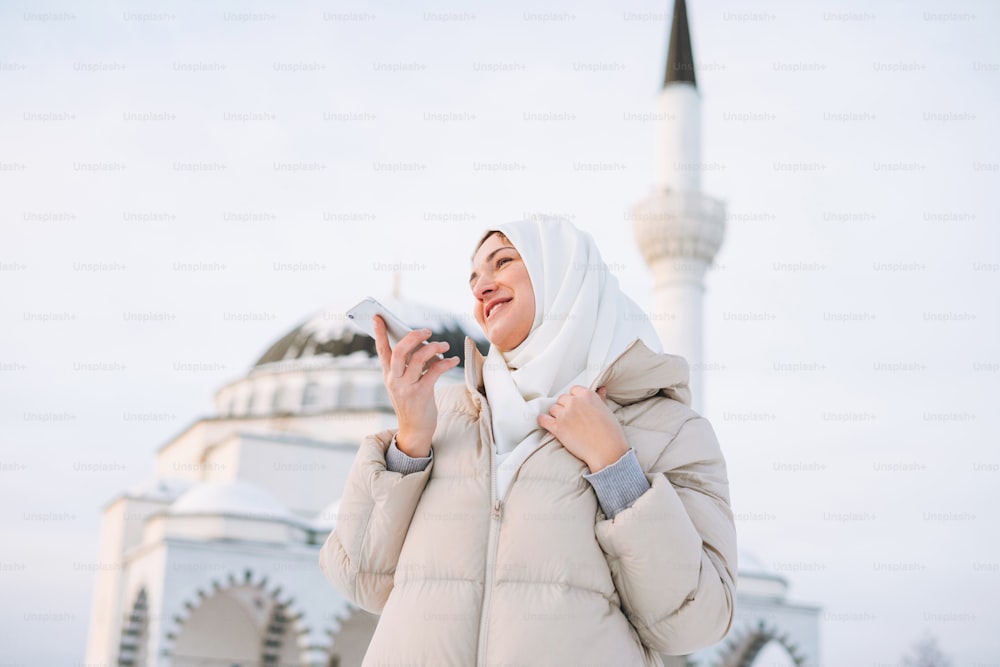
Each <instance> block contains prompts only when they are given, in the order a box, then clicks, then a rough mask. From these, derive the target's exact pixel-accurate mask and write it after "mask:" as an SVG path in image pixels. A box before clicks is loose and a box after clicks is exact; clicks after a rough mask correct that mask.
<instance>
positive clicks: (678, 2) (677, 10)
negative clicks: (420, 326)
mask: <svg viewBox="0 0 1000 667" xmlns="http://www.w3.org/2000/svg"><path fill="white" fill-rule="evenodd" d="M685 81H686V82H687V83H690V84H691V85H692V86H697V83H696V82H695V80H694V56H693V55H692V54H691V31H690V30H689V29H688V16H687V6H686V5H685V4H684V0H674V21H673V24H672V25H671V26H670V44H669V45H668V46H667V73H666V76H664V78H663V87H664V88H666V87H667V86H668V85H669V84H671V83H681V82H685Z"/></svg>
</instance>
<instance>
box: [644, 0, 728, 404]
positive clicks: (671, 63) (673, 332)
mask: <svg viewBox="0 0 1000 667" xmlns="http://www.w3.org/2000/svg"><path fill="white" fill-rule="evenodd" d="M656 105H657V123H656V138H655V149H654V150H655V151H656V162H655V173H654V186H653V191H652V193H651V194H650V195H649V196H648V197H646V198H645V199H643V200H642V201H641V202H639V203H638V204H637V205H636V206H635V207H634V208H633V210H632V228H633V231H634V233H635V237H636V241H637V242H638V244H639V249H640V251H641V252H642V255H643V257H644V258H645V260H646V263H647V264H648V265H649V268H650V270H651V271H652V273H653V309H652V312H651V313H650V317H651V319H652V321H653V325H654V326H655V328H656V331H657V333H658V334H659V335H660V340H661V341H662V342H663V349H664V351H665V352H670V353H673V354H679V355H681V356H683V357H684V358H685V359H687V361H688V363H689V364H690V366H691V394H692V407H693V408H694V409H695V410H697V411H698V412H701V411H702V392H703V388H704V383H703V377H704V374H703V373H704V360H703V357H702V296H703V294H704V292H705V286H704V279H705V273H706V271H707V270H708V268H709V267H710V266H711V264H712V261H713V260H714V258H715V253H716V252H717V251H718V250H719V247H720V246H721V245H722V237H723V235H724V234H725V219H726V214H725V208H724V207H723V204H722V202H721V201H719V200H716V199H712V198H711V197H707V196H705V195H703V194H702V193H701V170H702V168H703V164H702V162H701V96H700V95H699V93H698V88H697V85H696V81H695V70H694V57H693V55H692V52H691V33H690V31H689V30H688V21H687V7H685V5H684V0H675V2H674V17H673V23H672V25H671V28H670V44H669V45H668V47H667V71H666V75H665V76H664V81H663V90H661V91H660V93H659V96H658V98H657V101H656Z"/></svg>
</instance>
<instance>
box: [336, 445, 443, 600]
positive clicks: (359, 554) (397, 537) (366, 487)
mask: <svg viewBox="0 0 1000 667" xmlns="http://www.w3.org/2000/svg"><path fill="white" fill-rule="evenodd" d="M394 434H395V429H390V430H385V431H380V432H379V433H376V434H374V435H369V436H367V437H366V438H365V440H364V442H363V443H362V444H361V447H360V448H359V449H358V454H357V456H356V457H355V459H354V463H353V464H352V465H351V470H350V472H349V473H348V477H347V484H346V485H345V487H344V495H343V496H341V499H340V507H339V509H338V511H337V521H336V526H335V528H334V530H333V531H332V532H331V533H330V536H329V537H327V539H326V542H325V543H324V544H323V548H322V549H320V552H319V566H320V569H321V570H322V571H323V574H324V575H326V578H327V579H329V580H330V582H331V583H332V584H333V587H334V588H336V589H337V590H338V591H340V593H341V594H342V595H343V596H344V597H346V598H347V599H348V600H350V601H351V602H353V603H354V604H356V605H357V606H359V607H361V608H362V609H364V610H366V611H369V612H372V613H374V614H379V613H381V612H382V609H383V608H384V607H385V603H386V600H387V599H388V598H389V593H390V591H392V585H393V574H394V573H395V571H396V563H397V561H398V559H399V553H400V550H401V549H402V548H403V540H404V538H405V537H406V532H407V530H408V529H409V526H410V520H411V519H412V518H413V513H414V511H415V510H416V507H417V502H418V501H419V500H420V495H421V494H422V493H423V490H424V487H425V486H426V485H427V480H428V479H429V477H430V474H431V470H432V469H433V467H434V462H433V461H431V462H430V464H429V465H428V466H427V467H426V468H424V469H423V470H420V471H416V472H412V473H409V474H407V475H405V476H404V475H403V474H402V473H399V472H392V471H389V470H387V469H386V464H385V452H386V450H387V449H388V448H389V445H390V443H391V442H392V438H393V435H394Z"/></svg>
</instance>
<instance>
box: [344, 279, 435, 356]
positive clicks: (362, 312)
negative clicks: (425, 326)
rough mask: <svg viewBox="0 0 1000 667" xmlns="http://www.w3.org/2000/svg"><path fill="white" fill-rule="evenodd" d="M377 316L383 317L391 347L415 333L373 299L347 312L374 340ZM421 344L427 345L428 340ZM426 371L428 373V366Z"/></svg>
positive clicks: (369, 298)
mask: <svg viewBox="0 0 1000 667" xmlns="http://www.w3.org/2000/svg"><path fill="white" fill-rule="evenodd" d="M375 315H378V316H379V317H381V318H382V321H383V322H385V333H386V336H388V338H389V343H390V346H391V347H396V345H397V344H398V343H399V341H400V340H402V339H403V337H404V336H406V334H408V333H410V332H411V331H413V327H411V326H409V325H408V324H406V323H405V322H403V320H401V319H399V317H397V316H396V315H395V314H393V312H392V311H391V310H389V309H388V308H386V307H385V306H383V305H382V304H381V303H379V302H378V301H376V300H375V299H373V298H372V297H368V298H366V299H362V300H361V302H360V303H359V304H357V305H356V306H354V307H353V308H351V309H350V310H348V311H347V317H348V319H349V320H351V322H352V323H353V324H354V326H356V327H357V328H358V329H360V330H361V331H363V332H364V333H366V334H368V335H369V336H371V337H372V338H375V323H374V322H373V321H372V317H374V316H375ZM421 342H423V344H424V345H427V341H426V340H425V341H421ZM436 356H437V358H438V359H444V355H443V354H437V355H436ZM424 370H425V372H426V370H427V367H426V366H425V367H424Z"/></svg>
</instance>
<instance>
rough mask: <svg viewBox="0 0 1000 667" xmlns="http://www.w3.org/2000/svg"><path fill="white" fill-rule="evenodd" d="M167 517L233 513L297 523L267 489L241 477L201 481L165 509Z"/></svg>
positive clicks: (297, 520)
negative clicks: (238, 478)
mask: <svg viewBox="0 0 1000 667" xmlns="http://www.w3.org/2000/svg"><path fill="white" fill-rule="evenodd" d="M167 514H169V515H171V516H194V515H197V516H208V515H216V516H219V515H223V516H237V517H242V518H249V519H264V520H272V521H273V520H277V521H285V522H289V523H300V522H301V521H300V519H298V518H297V517H295V516H294V515H293V514H292V513H291V511H289V509H288V508H287V507H285V506H284V505H282V504H281V503H280V502H279V501H278V500H277V499H276V498H275V497H274V496H273V495H271V493H270V492H269V491H267V490H266V489H264V488H262V487H260V486H257V485H256V484H251V483H250V482H245V481H241V480H220V481H211V482H202V483H200V484H197V485H196V486H194V487H193V488H192V489H190V490H189V491H186V492H185V493H184V494H182V495H181V497H180V498H178V499H177V500H176V501H174V503H173V504H172V505H171V506H170V507H169V509H168V510H167Z"/></svg>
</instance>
